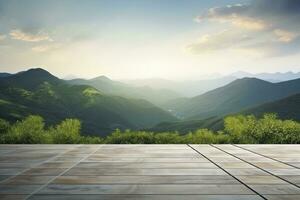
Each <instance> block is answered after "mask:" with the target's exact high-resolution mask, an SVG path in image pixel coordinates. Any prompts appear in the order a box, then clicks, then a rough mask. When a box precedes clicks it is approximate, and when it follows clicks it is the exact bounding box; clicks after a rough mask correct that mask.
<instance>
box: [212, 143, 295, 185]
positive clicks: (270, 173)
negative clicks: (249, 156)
mask: <svg viewBox="0 0 300 200" xmlns="http://www.w3.org/2000/svg"><path fill="white" fill-rule="evenodd" d="M211 146H212V147H214V148H216V149H219V150H220V151H223V152H224V153H227V154H228V155H231V156H233V157H235V158H237V159H239V160H241V161H243V162H245V163H248V164H249V165H252V166H253V167H256V168H257V169H260V170H262V171H264V172H266V173H268V174H269V175H271V176H274V177H276V178H278V179H281V180H282V181H285V182H287V183H289V184H291V185H293V186H295V187H297V188H300V186H298V185H297V184H295V183H293V182H291V181H289V180H286V179H284V178H282V177H280V176H278V175H276V174H273V173H272V172H269V171H268V170H265V169H263V168H261V167H259V166H256V165H254V164H252V163H251V162H248V161H246V160H244V159H242V158H240V157H238V156H236V155H233V154H231V153H229V152H227V151H225V150H223V149H221V148H219V147H217V146H215V145H211Z"/></svg>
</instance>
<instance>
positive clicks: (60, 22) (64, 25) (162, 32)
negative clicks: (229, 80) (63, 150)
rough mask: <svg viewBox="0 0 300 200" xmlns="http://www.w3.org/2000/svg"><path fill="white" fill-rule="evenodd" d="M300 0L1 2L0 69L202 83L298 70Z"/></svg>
mask: <svg viewBox="0 0 300 200" xmlns="http://www.w3.org/2000/svg"><path fill="white" fill-rule="evenodd" d="M299 21H300V2H299V1H298V0H228V1H226V0H210V1H204V0H203V1H202V0H201V1H199V0H184V1H183V0H114V1H112V0H87V1H82V0H26V1H23V0H0V71H2V72H11V73H14V72H18V71H22V70H26V69H28V68H32V67H42V68H44V69H46V70H48V71H50V72H51V73H53V74H55V75H57V76H59V77H65V76H68V75H74V76H76V77H83V78H91V77H95V76H99V75H105V76H108V77H110V78H113V79H141V78H166V79H176V80H177V79H197V78H199V77H203V75H204V76H205V75H206V74H214V73H220V74H229V73H232V72H235V71H247V72H251V73H259V72H278V71H279V72H286V71H294V72H298V71H300V23H299Z"/></svg>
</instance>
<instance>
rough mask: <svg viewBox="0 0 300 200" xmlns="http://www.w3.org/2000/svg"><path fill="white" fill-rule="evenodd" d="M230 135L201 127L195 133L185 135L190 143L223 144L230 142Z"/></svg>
mask: <svg viewBox="0 0 300 200" xmlns="http://www.w3.org/2000/svg"><path fill="white" fill-rule="evenodd" d="M228 137H229V136H227V135H224V134H223V133H221V132H219V133H214V132H212V131H210V130H208V129H199V130H197V131H196V132H194V133H189V134H187V135H186V136H185V141H186V143H189V144H220V143H221V144H222V143H228V141H229V139H228Z"/></svg>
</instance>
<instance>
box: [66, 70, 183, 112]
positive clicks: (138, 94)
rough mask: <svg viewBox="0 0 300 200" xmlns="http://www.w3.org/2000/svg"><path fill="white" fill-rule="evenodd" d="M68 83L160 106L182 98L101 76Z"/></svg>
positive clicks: (175, 94)
mask: <svg viewBox="0 0 300 200" xmlns="http://www.w3.org/2000/svg"><path fill="white" fill-rule="evenodd" d="M68 82H69V83H70V84H73V85H90V86H93V87H95V88H96V89H98V90H100V91H102V92H103V93H105V94H108V95H117V96H122V97H127V98H139V99H144V100H147V101H150V102H151V103H153V104H155V105H158V106H159V105H161V104H164V103H165V102H167V101H170V100H171V99H176V98H179V97H180V95H179V94H177V93H176V92H173V91H171V90H167V89H152V88H151V87H146V86H144V87H135V86H131V85H128V84H125V83H122V82H119V81H113V80H111V79H109V78H107V77H106V76H99V77H96V78H93V79H89V80H86V79H73V80H70V81H68Z"/></svg>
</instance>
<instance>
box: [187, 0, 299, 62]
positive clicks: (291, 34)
mask: <svg viewBox="0 0 300 200" xmlns="http://www.w3.org/2000/svg"><path fill="white" fill-rule="evenodd" d="M196 21H197V22H198V23H202V22H203V21H209V22H211V23H222V24H225V25H226V24H227V25H228V26H229V28H230V29H231V30H233V31H236V32H237V33H239V34H241V33H242V34H243V35H247V36H249V37H250V38H253V39H252V40H251V41H250V40H244V39H243V37H241V36H239V35H238V34H224V33H223V34H221V35H220V34H210V37H208V40H207V41H205V42H199V41H197V42H195V43H194V44H191V45H189V46H188V48H190V49H191V50H192V52H193V53H203V52H204V51H205V50H206V49H210V50H218V49H225V48H235V47H239V48H240V47H243V48H244V49H245V50H246V48H248V47H251V48H252V49H251V50H253V48H254V47H255V48H256V49H257V50H258V51H260V50H261V51H269V53H270V54H272V52H276V56H279V55H280V53H278V52H280V51H281V50H280V48H282V47H283V49H284V51H286V50H287V49H289V46H290V47H291V48H290V49H291V50H292V51H288V52H290V53H292V52H297V51H299V50H300V42H299V36H300V23H299V21H300V3H299V1H298V0H253V1H251V2H250V3H248V4H235V5H227V6H223V7H215V8H210V9H208V10H207V11H206V12H204V13H202V14H201V15H199V16H197V17H196ZM202 37H203V36H202ZM206 37H207V36H206ZM254 38H255V39H254ZM209 40H211V41H209ZM237 43H239V44H238V45H237ZM266 46H267V47H268V48H266ZM297 46H298V48H295V47H297ZM273 48H276V49H273ZM195 49H197V51H195ZM271 50H272V51H271ZM282 51H283V50H282ZM285 54H286V53H285V52H284V53H282V55H285Z"/></svg>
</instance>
